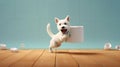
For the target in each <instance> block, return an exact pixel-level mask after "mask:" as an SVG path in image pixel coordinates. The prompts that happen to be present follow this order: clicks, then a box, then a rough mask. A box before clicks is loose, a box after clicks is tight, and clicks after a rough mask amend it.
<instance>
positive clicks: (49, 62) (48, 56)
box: [33, 50, 55, 67]
mask: <svg viewBox="0 0 120 67" xmlns="http://www.w3.org/2000/svg"><path fill="white" fill-rule="evenodd" d="M54 65H55V53H50V52H48V50H45V52H44V53H43V54H42V56H41V57H40V58H39V59H38V60H37V61H36V63H35V64H34V66H33V67H54Z"/></svg>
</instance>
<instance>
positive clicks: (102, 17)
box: [0, 0, 120, 49]
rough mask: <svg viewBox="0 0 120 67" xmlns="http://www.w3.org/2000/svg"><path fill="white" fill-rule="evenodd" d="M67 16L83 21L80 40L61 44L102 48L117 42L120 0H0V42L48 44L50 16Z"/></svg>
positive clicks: (119, 41)
mask: <svg viewBox="0 0 120 67" xmlns="http://www.w3.org/2000/svg"><path fill="white" fill-rule="evenodd" d="M66 15H69V16H70V22H71V25H83V26H84V28H85V29H84V30H85V31H84V33H85V34H84V35H85V41H84V42H83V43H63V45H62V46H61V48H80V49H86V48H94V49H97V48H103V46H104V44H105V43H106V42H111V44H112V45H113V47H114V46H115V45H119V44H120V30H119V29H120V0H0V43H5V44H7V46H8V47H9V48H10V47H20V43H24V44H25V47H26V48H48V46H49V40H50V37H49V36H48V34H47V33H46V25H47V23H51V26H52V27H51V28H52V31H53V32H54V33H57V29H56V24H55V23H54V17H59V18H65V17H66Z"/></svg>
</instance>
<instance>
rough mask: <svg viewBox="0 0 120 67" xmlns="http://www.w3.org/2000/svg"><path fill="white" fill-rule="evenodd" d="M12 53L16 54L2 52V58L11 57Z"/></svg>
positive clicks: (0, 57) (0, 58)
mask: <svg viewBox="0 0 120 67" xmlns="http://www.w3.org/2000/svg"><path fill="white" fill-rule="evenodd" d="M11 55H14V54H13V53H11V52H6V53H2V54H0V60H2V61H3V60H4V59H6V58H8V57H10V56H11ZM2 61H0V62H2Z"/></svg>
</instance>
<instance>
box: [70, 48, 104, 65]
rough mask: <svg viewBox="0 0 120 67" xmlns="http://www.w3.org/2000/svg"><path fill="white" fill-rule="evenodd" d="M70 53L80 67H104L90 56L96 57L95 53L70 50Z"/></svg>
mask: <svg viewBox="0 0 120 67" xmlns="http://www.w3.org/2000/svg"><path fill="white" fill-rule="evenodd" d="M69 53H70V54H71V55H72V56H73V58H74V59H75V60H76V61H77V63H78V64H79V67H102V65H100V64H98V63H96V62H95V61H94V60H93V59H92V58H89V55H91V56H95V55H96V53H94V52H87V51H80V50H69Z"/></svg>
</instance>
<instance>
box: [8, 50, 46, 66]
mask: <svg viewBox="0 0 120 67" xmlns="http://www.w3.org/2000/svg"><path fill="white" fill-rule="evenodd" d="M43 51H44V50H33V51H32V52H31V53H29V54H28V55H26V56H25V57H23V58H22V59H20V60H19V61H17V62H16V63H14V64H12V65H11V66H10V67H32V66H33V64H34V63H35V62H36V60H37V59H38V58H39V57H40V56H41V54H42V53H43Z"/></svg>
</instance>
